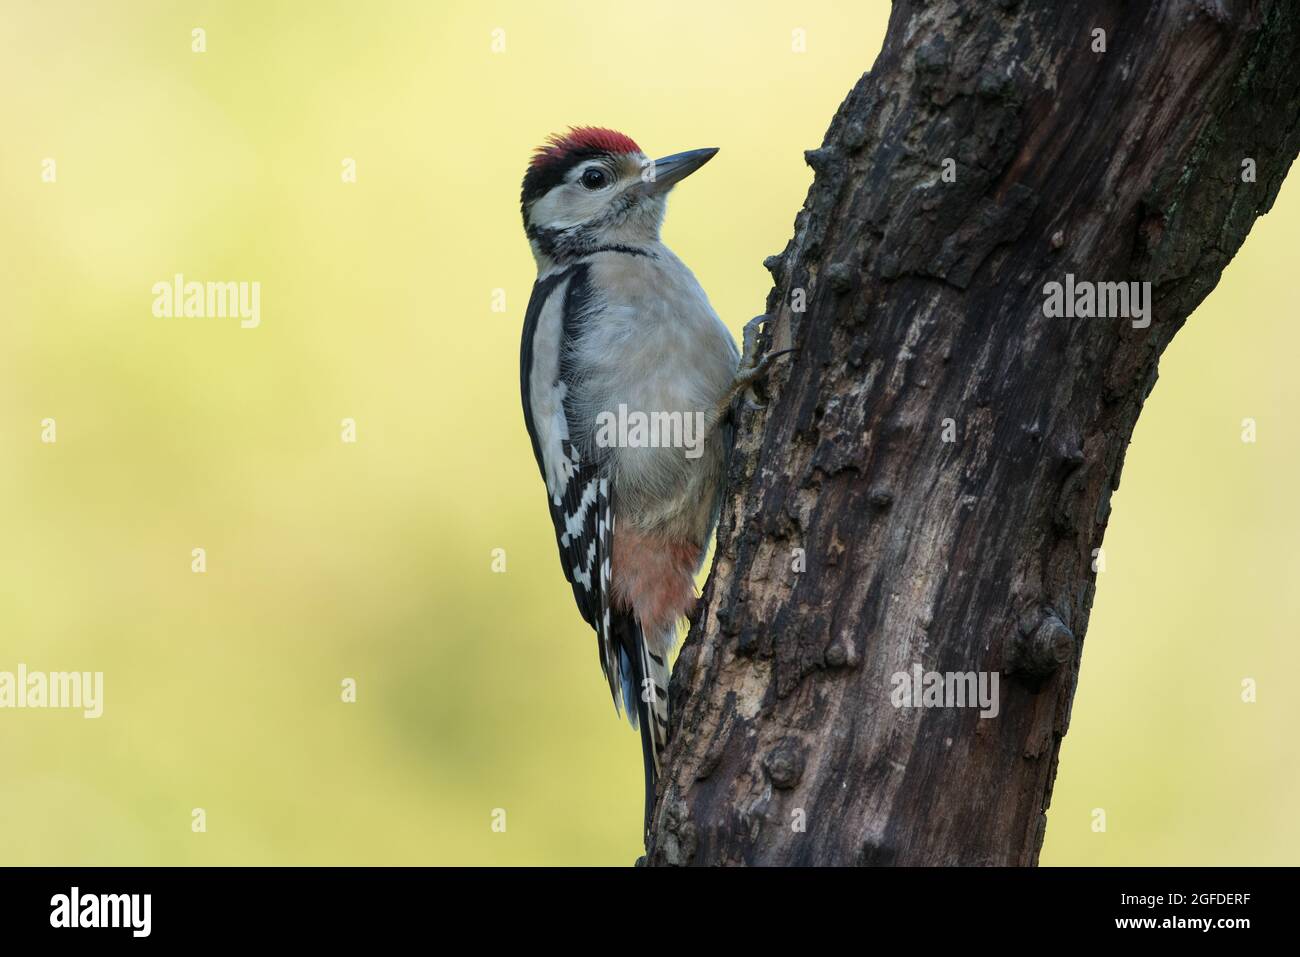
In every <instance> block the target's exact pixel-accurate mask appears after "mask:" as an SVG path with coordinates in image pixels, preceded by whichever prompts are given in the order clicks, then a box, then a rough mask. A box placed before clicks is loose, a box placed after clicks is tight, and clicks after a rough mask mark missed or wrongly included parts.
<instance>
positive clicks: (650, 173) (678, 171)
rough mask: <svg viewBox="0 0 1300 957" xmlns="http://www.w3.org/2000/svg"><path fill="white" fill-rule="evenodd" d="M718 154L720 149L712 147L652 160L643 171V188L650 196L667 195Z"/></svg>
mask: <svg viewBox="0 0 1300 957" xmlns="http://www.w3.org/2000/svg"><path fill="white" fill-rule="evenodd" d="M716 152H718V148H717V147H716V146H710V147H708V148H706V149H702V150H687V151H686V152H685V153H674V154H673V155H672V156H665V157H663V159H657V160H651V161H650V162H648V163H646V164H645V166H644V167H642V169H641V182H642V187H641V188H642V189H643V190H644V191H645V192H646V193H648V194H650V195H655V194H660V193H666V192H668V190H670V189H672V188H673V186H675V185H676V184H677V183H680V182H681V181H682V180H684V179H685V178H686V177H688V176H690V175H691V174H692V173H694V172H695V171H696V170H697V169H699V168H700V167H701V166H703V165H704V164H705V163H707V162H708V161H709V160H711V159H713V154H715V153H716Z"/></svg>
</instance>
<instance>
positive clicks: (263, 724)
mask: <svg viewBox="0 0 1300 957" xmlns="http://www.w3.org/2000/svg"><path fill="white" fill-rule="evenodd" d="M887 14H888V9H887V5H886V4H885V3H884V2H872V3H858V4H845V3H838V2H800V3H798V4H795V3H791V2H789V0H785V2H758V3H756V2H747V3H739V2H737V3H729V4H720V3H719V4H702V3H687V2H679V0H662V2H658V3H655V4H651V5H649V6H647V5H645V4H623V5H617V4H616V5H611V4H591V3H568V2H563V3H562V2H556V3H547V4H541V3H528V2H522V0H519V2H495V3H493V2H487V3H469V2H458V3H449V2H442V3H436V2H427V3H416V2H409V3H350V2H337V0H325V2H315V3H311V4H306V3H299V2H289V0H273V2H265V0H246V2H232V0H223V2H210V3H201V2H193V3H184V2H171V0H168V2H162V0H157V2H122V3H115V4H103V3H97V2H91V0H86V2H84V3H70V2H44V0H43V2H19V0H3V3H2V13H0V85H2V86H3V88H4V90H5V93H4V95H3V96H0V131H2V132H0V463H2V468H0V495H2V496H3V503H4V506H3V510H2V511H0V515H2V516H3V520H2V521H0V582H2V584H0V670H14V669H16V667H17V665H18V663H19V662H23V663H25V664H26V665H27V666H28V667H29V668H31V669H35V670H46V671H60V670H78V671H83V670H85V671H103V672H104V674H105V679H104V680H105V702H104V709H105V711H104V716H103V717H102V718H100V719H99V720H85V719H83V718H82V717H81V715H80V714H79V713H73V712H66V711H52V710H47V711H33V710H28V711H14V710H2V711H0V864H162V863H169V864H170V863H180V864H235V863H249V864H542V863H554V864H616V865H624V864H630V863H631V862H632V861H633V859H634V858H635V857H636V856H637V854H638V852H639V836H640V832H639V825H640V817H641V808H640V800H641V785H640V775H641V758H640V753H639V742H638V739H637V736H636V735H635V734H634V733H633V732H632V731H631V730H630V729H629V728H628V727H627V726H626V724H625V723H624V722H622V721H621V720H617V719H616V718H615V716H614V713H613V709H612V707H611V705H610V701H609V695H608V690H607V688H606V686H605V683H604V681H603V680H602V678H601V676H600V673H599V668H598V665H597V658H596V653H595V648H594V639H593V637H592V636H591V634H590V632H589V630H588V629H587V628H586V626H585V625H583V623H582V622H581V620H580V619H579V617H578V616H577V614H576V612H575V609H574V607H573V602H572V597H571V595H570V593H569V589H568V587H567V586H566V585H565V584H564V581H563V578H562V576H561V573H560V569H559V567H558V562H557V560H556V553H555V544H554V540H553V537H552V533H551V529H550V524H549V519H548V517H547V514H546V510H545V508H544V505H543V497H542V489H541V484H540V480H539V478H538V476H537V474H536V471H535V466H534V463H533V460H532V456H531V452H530V449H529V445H528V441H527V437H526V435H525V432H524V430H523V426H522V422H521V416H520V411H519V398H518V365H517V363H518V340H519V328H520V324H521V320H522V314H523V309H524V306H525V304H526V302H527V298H528V293H529V289H530V286H531V283H532V278H533V264H532V260H531V257H530V255H529V252H528V249H527V246H526V244H525V242H524V239H523V236H522V231H521V228H520V222H519V214H518V186H519V180H520V178H521V176H522V173H523V169H524V165H525V163H526V161H527V158H528V155H529V151H530V150H531V148H532V147H534V146H535V145H537V144H538V143H539V142H541V141H542V140H543V138H544V137H545V136H546V135H547V134H549V133H551V132H553V131H555V130H558V129H560V128H563V127H565V126H568V125H570V124H579V123H596V124H603V125H610V126H614V127H616V128H620V129H623V130H624V131H626V132H628V133H630V134H631V135H632V136H634V137H635V138H637V139H638V140H639V141H640V142H641V143H642V145H643V146H644V147H645V148H646V150H647V151H648V152H651V153H653V154H663V153H669V152H674V151H677V150H681V149H690V148H695V147H701V146H719V147H721V148H722V152H721V154H720V155H719V157H718V158H717V159H716V160H714V161H713V163H711V164H710V165H709V167H708V168H707V169H706V170H705V171H704V172H702V173H701V174H700V175H699V177H698V178H695V179H692V180H691V182H690V183H688V184H686V185H684V186H683V187H681V188H680V189H679V190H677V192H676V194H675V196H674V198H673V201H672V203H671V204H670V210H669V217H668V222H667V227H666V239H667V241H668V242H669V244H670V245H672V246H673V247H674V248H675V249H676V250H677V251H678V252H679V253H680V254H681V255H682V257H683V258H684V259H685V260H686V261H687V262H688V263H690V264H691V265H692V267H693V268H694V269H695V271H696V273H697V274H698V275H699V277H700V279H701V281H702V282H703V284H704V286H705V288H706V289H707V290H708V291H709V293H710V296H711V297H712V299H713V302H714V305H715V306H716V307H717V309H718V311H719V312H720V314H721V315H722V316H724V317H725V319H726V320H727V321H728V323H729V324H730V325H731V326H732V328H733V329H735V330H737V331H738V330H739V328H740V326H741V324H742V323H743V322H744V320H746V319H748V318H749V317H751V316H753V315H755V314H757V313H758V312H760V311H761V310H762V303H763V300H764V298H765V296H766V294H767V291H768V288H769V280H768V277H767V274H766V272H765V271H764V270H763V268H762V266H761V261H762V259H763V257H764V256H766V255H769V254H771V253H774V252H777V251H779V250H780V249H781V248H782V247H783V246H784V244H785V242H786V240H787V238H788V237H789V234H790V231H791V225H792V221H793V217H794V213H795V211H796V210H797V209H798V207H799V205H800V203H801V202H802V199H803V196H804V193H805V191H806V189H807V186H808V184H809V182H810V177H811V174H810V172H809V170H808V169H807V167H806V166H805V165H804V163H803V159H802V150H803V149H805V148H809V147H814V146H817V145H818V144H819V143H820V141H821V137H822V134H823V132H824V131H825V128H826V126H827V123H828V122H829V119H830V117H831V115H832V113H833V112H834V110H835V108H836V106H837V105H838V103H839V102H840V100H841V99H842V97H843V96H844V94H845V93H846V92H847V90H848V89H849V87H850V86H851V85H852V84H853V82H854V81H855V80H856V79H857V77H858V76H859V75H860V74H861V73H862V72H863V71H864V70H865V69H867V68H868V67H869V66H870V64H871V62H872V61H873V59H874V57H875V54H876V52H877V50H878V49H879V45H880V41H881V39H882V37H883V34H884V28H885V22H886V17H887ZM194 28H202V29H203V30H204V31H206V36H205V40H206V51H205V52H202V53H196V52H193V50H192V44H193V42H194V41H193V35H192V32H191V31H192V30H193V29H194ZM796 30H802V31H805V33H804V36H805V37H806V51H805V52H796V50H795V49H794V47H795V46H796V43H795V40H796V36H795V33H794V31H796ZM497 31H501V32H497ZM494 47H495V49H494ZM502 47H503V48H502ZM348 158H351V159H353V160H355V164H356V182H355V183H347V182H344V181H343V176H342V175H341V174H342V170H343V163H344V160H345V159H348ZM46 159H53V160H54V161H55V164H56V165H55V170H56V177H57V178H56V181H55V182H53V183H48V182H43V181H42V170H43V168H44V167H43V161H44V160H46ZM1298 239H1300V186H1297V185H1296V184H1295V183H1294V182H1293V183H1291V184H1290V185H1289V186H1288V187H1287V188H1286V189H1284V191H1283V193H1282V196H1281V197H1280V199H1279V200H1278V203H1277V206H1276V209H1275V210H1274V212H1273V213H1272V214H1271V215H1269V216H1268V217H1266V218H1264V219H1263V220H1262V221H1260V223H1259V224H1257V226H1256V227H1255V230H1254V232H1253V233H1252V235H1251V236H1250V239H1249V241H1248V242H1247V243H1246V245H1245V247H1244V249H1243V250H1242V252H1241V253H1240V255H1239V256H1238V257H1237V259H1236V260H1235V261H1234V262H1233V263H1232V265H1231V266H1230V267H1229V268H1228V270H1227V272H1226V273H1225V275H1224V277H1223V281H1222V283H1221V284H1220V286H1219V288H1218V289H1217V290H1216V291H1215V292H1214V293H1213V295H1212V296H1211V297H1210V299H1209V300H1208V301H1207V302H1206V303H1205V304H1204V306H1203V307H1202V308H1201V309H1200V310H1199V311H1198V312H1197V314H1196V315H1195V316H1193V317H1192V319H1191V320H1190V321H1189V324H1188V326H1187V328H1186V329H1185V330H1184V332H1182V333H1181V334H1180V336H1179V337H1178V338H1177V340H1176V341H1175V343H1174V345H1173V347H1172V348H1171V349H1170V350H1169V352H1168V353H1167V356H1166V359H1165V362H1164V363H1163V367H1162V370H1161V381H1160V383H1159V385H1158V386H1157V388H1156V390H1155V393H1154V395H1153V396H1152V398H1151V400H1150V402H1149V404H1148V408H1147V410H1146V412H1145V413H1144V415H1143V418H1142V420H1141V422H1140V424H1139V426H1138V429H1137V434H1136V436H1135V439H1134V443H1133V446H1132V448H1131V450H1130V452H1129V455H1128V462H1127V468H1126V470H1125V473H1124V479H1123V485H1122V488H1121V490H1120V491H1119V492H1118V493H1117V494H1116V496H1115V499H1114V513H1113V517H1112V521H1111V526H1110V530H1109V533H1108V535H1107V539H1106V543H1105V545H1106V561H1107V566H1106V571H1105V572H1104V574H1103V575H1101V576H1100V580H1099V583H1098V584H1099V587H1098V597H1097V602H1096V606H1095V609H1094V613H1093V617H1092V625H1091V629H1090V631H1089V633H1088V637H1087V644H1086V651H1085V655H1084V663H1083V673H1082V679H1081V687H1080V691H1079V694H1078V698H1077V700H1076V702H1075V708H1074V718H1073V726H1072V728H1071V731H1070V734H1069V736H1068V737H1067V738H1066V740H1065V744H1064V747H1063V751H1062V756H1061V770H1060V775H1059V778H1058V781H1057V785H1056V790H1055V796H1054V800H1053V803H1052V807H1051V810H1050V812H1049V827H1048V832H1047V843H1046V847H1045V850H1044V854H1043V861H1044V863H1047V864H1075V863H1082V864H1146V863H1153V864H1190V863H1208V864H1228V863H1234V864H1242V863H1258V864H1281V863H1294V862H1295V861H1296V858H1297V849H1298V848H1300V825H1298V824H1297V821H1296V816H1295V814H1294V807H1295V795H1296V793H1297V791H1300V761H1298V760H1297V757H1298V756H1300V755H1298V752H1300V746H1298V745H1297V744H1296V737H1295V734H1294V729H1295V728H1296V727H1297V725H1298V724H1300V720H1298V719H1300V696H1297V694H1296V693H1295V691H1294V689H1293V688H1292V687H1291V685H1290V680H1291V678H1292V677H1293V676H1294V675H1295V674H1296V673H1297V671H1298V670H1300V641H1297V634H1296V628H1295V622H1296V621H1297V617H1298V616H1297V613H1298V612H1300V590H1297V589H1296V588H1294V587H1293V584H1294V583H1295V582H1296V580H1297V578H1298V577H1300V549H1297V546H1296V543H1297V542H1298V541H1300V501H1298V500H1297V495H1296V491H1295V490H1296V476H1297V474H1298V473H1300V433H1298V432H1297V430H1296V428H1295V418H1294V417H1295V415H1296V414H1297V410H1300V402H1298V401H1297V400H1300V384H1297V380H1296V376H1295V374H1294V363H1295V358H1294V357H1295V353H1296V350H1297V347H1298V346H1300V327H1297V322H1296V320H1297V311H1298V310H1297V307H1298V306H1300V302H1298V299H1297V292H1296V288H1297V287H1296V285H1295V276H1296V270H1295V265H1296V249H1297V240H1298ZM176 273H183V274H184V275H185V276H186V278H188V279H197V280H200V281H205V280H233V281H254V280H255V281H258V282H260V283H261V324H260V326H259V327H258V328H256V329H241V328H239V326H238V324H237V321H236V320H232V319H197V318H190V319H185V318H176V319H160V318H155V317H154V316H153V315H152V313H151V304H152V301H153V294H152V292H151V289H152V286H153V284H154V283H155V282H158V281H160V280H169V279H170V278H171V277H172V276H173V275H174V274H176ZM498 290H503V291H504V293H503V294H504V300H505V309H504V311H494V310H493V303H494V297H497V298H496V301H498V302H499V297H500V296H501V295H502V293H500V292H498ZM1246 417H1251V418H1254V419H1255V420H1257V422H1258V441H1257V442H1256V443H1255V444H1245V443H1243V442H1242V441H1241V438H1240V434H1241V421H1242V419H1243V418H1246ZM46 418H54V419H55V420H56V422H57V430H58V431H57V437H58V440H57V442H56V443H55V444H45V443H42V442H41V441H40V432H41V425H40V423H41V421H42V420H43V419H46ZM345 418H353V419H355V420H356V424H357V426H356V427H357V441H356V442H355V443H354V444H347V443H344V442H343V441H342V440H341V422H342V420H343V419H345ZM198 547H201V548H204V549H206V552H207V572H206V573H205V574H195V573H193V572H192V571H191V550H192V549H194V548H198ZM494 549H504V550H505V561H506V570H505V572H504V573H495V572H494V571H493V569H492V563H493V550H494ZM349 677H351V678H354V679H355V680H356V681H357V683H358V693H357V701H356V703H355V704H345V703H343V702H341V700H340V682H341V681H342V680H343V679H344V678H349ZM1248 677H1249V678H1254V679H1256V680H1257V681H1258V688H1259V691H1258V701H1257V702H1256V703H1254V704H1245V703H1243V702H1242V701H1241V699H1240V691H1241V681H1242V679H1243V678H1248ZM193 808H203V809H204V810H205V812H206V815H207V831H206V833H198V834H196V833H193V832H192V830H191V810H192V809H193ZM497 808H502V809H505V811H506V822H507V826H506V830H505V832H504V833H500V832H496V831H494V830H493V828H492V826H491V825H492V822H493V816H492V815H493V812H494V809H497ZM1094 808H1104V809H1105V811H1106V814H1107V830H1106V832H1105V833H1095V832H1094V831H1093V829H1092V820H1093V818H1092V811H1093V809H1094Z"/></svg>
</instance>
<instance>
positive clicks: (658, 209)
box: [520, 126, 717, 269]
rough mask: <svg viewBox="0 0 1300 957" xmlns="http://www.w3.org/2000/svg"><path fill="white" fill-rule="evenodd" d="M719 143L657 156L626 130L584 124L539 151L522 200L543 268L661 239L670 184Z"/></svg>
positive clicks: (702, 160) (526, 223) (701, 162)
mask: <svg viewBox="0 0 1300 957" xmlns="http://www.w3.org/2000/svg"><path fill="white" fill-rule="evenodd" d="M716 152H717V150H716V149H702V150H690V151H688V152H685V153H676V154H674V155H672V156H665V157H663V158H662V159H657V160H651V159H649V158H647V157H646V155H645V154H644V153H643V152H641V148H640V147H639V146H637V145H636V143H635V142H634V141H633V140H632V139H631V138H630V137H627V136H624V135H623V134H622V133H616V132H615V131H613V130H607V129H602V128H599V127H592V126H586V127H577V128H574V129H571V130H569V132H568V133H565V134H560V135H556V136H552V137H551V138H550V140H548V141H547V144H546V145H545V146H542V147H540V148H539V149H538V150H537V152H536V153H535V154H534V155H533V159H532V162H531V163H530V164H529V166H528V172H527V174H525V176H524V186H523V192H522V195H521V197H520V203H521V205H522V208H523V214H524V229H525V230H526V231H527V233H528V241H529V243H531V245H532V247H533V255H534V257H535V258H536V259H537V265H538V268H539V269H546V268H548V267H550V266H551V265H554V264H557V263H563V262H566V261H570V260H573V259H576V258H578V257H580V256H584V255H587V254H588V253H591V252H594V251H596V250H598V249H602V248H606V247H624V248H634V249H636V248H642V247H646V246H650V245H652V244H654V243H657V242H658V241H659V227H660V226H661V225H662V224H663V219H664V207H665V203H666V201H667V196H668V191H669V190H670V189H672V188H673V186H674V185H676V184H677V183H679V182H681V180H683V179H685V178H686V177H687V176H689V175H690V174H691V173H693V172H695V171H696V170H697V169H699V168H700V167H701V166H703V165H704V164H705V163H707V162H708V161H709V159H711V158H712V156H713V154H714V153H716Z"/></svg>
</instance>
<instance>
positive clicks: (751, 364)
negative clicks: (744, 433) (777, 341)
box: [726, 315, 794, 410]
mask: <svg viewBox="0 0 1300 957" xmlns="http://www.w3.org/2000/svg"><path fill="white" fill-rule="evenodd" d="M768 318H769V317H768V316H765V315H764V316H755V317H754V318H753V319H751V320H749V322H747V323H745V329H744V332H743V333H742V336H741V342H742V344H743V349H742V351H741V355H740V367H739V368H738V369H737V370H736V378H735V379H734V380H733V381H732V385H731V388H730V389H729V390H728V392H727V400H726V405H727V406H728V407H729V406H730V405H731V403H732V402H734V401H735V399H736V396H738V395H740V394H742V393H743V394H744V396H745V406H746V408H749V409H755V410H757V409H762V408H764V407H765V406H766V405H767V403H766V402H762V401H760V400H759V398H758V395H757V393H756V392H755V391H754V386H755V385H757V384H759V383H761V382H762V381H763V379H764V378H765V377H766V376H767V373H768V372H769V371H770V370H771V368H772V363H773V362H775V361H776V360H777V359H779V358H781V357H782V356H785V355H789V354H790V353H792V352H794V350H793V349H782V350H780V351H779V352H769V353H767V354H766V355H764V356H763V358H761V359H760V358H758V337H759V334H760V332H761V331H762V327H763V326H764V325H765V324H766V323H767V321H768Z"/></svg>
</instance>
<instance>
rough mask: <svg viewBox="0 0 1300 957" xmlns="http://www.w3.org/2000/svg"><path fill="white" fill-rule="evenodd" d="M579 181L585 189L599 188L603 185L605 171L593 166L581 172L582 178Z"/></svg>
mask: <svg viewBox="0 0 1300 957" xmlns="http://www.w3.org/2000/svg"><path fill="white" fill-rule="evenodd" d="M579 182H581V183H582V185H583V186H585V187H587V189H600V188H601V187H602V186H604V185H605V171H604V170H602V169H597V168H595V167H594V166H593V167H592V168H591V169H589V170H586V171H585V172H584V173H583V174H582V179H581V180H579Z"/></svg>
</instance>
